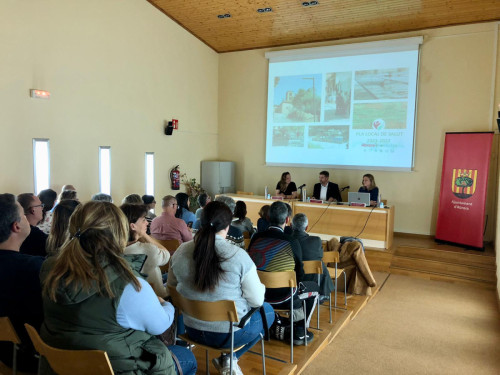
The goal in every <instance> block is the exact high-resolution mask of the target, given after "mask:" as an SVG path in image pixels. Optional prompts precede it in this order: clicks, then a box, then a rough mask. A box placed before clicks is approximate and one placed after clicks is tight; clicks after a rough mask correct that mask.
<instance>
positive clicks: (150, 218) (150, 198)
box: [142, 195, 156, 234]
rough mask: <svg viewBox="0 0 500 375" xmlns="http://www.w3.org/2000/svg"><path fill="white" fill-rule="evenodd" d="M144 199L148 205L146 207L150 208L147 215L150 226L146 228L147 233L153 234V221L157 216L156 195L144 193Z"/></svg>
mask: <svg viewBox="0 0 500 375" xmlns="http://www.w3.org/2000/svg"><path fill="white" fill-rule="evenodd" d="M142 201H143V203H144V204H145V205H146V208H147V210H148V213H147V215H146V220H147V222H148V228H147V230H146V233H147V234H151V222H152V221H153V219H154V218H155V217H156V215H155V213H154V209H155V207H156V200H155V197H154V196H152V195H143V196H142Z"/></svg>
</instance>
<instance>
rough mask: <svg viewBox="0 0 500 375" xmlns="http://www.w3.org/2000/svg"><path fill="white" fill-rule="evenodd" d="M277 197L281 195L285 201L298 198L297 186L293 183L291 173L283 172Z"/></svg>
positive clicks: (277, 188) (278, 185)
mask: <svg viewBox="0 0 500 375" xmlns="http://www.w3.org/2000/svg"><path fill="white" fill-rule="evenodd" d="M276 195H280V196H282V197H283V198H285V199H286V198H289V199H294V198H297V185H295V182H293V181H292V176H291V175H290V172H283V174H282V175H281V180H280V181H279V182H278V184H277V185H276Z"/></svg>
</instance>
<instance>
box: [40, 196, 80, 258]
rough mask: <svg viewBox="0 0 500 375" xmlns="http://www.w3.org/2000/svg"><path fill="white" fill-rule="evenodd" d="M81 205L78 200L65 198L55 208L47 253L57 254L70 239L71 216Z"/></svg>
mask: <svg viewBox="0 0 500 375" xmlns="http://www.w3.org/2000/svg"><path fill="white" fill-rule="evenodd" d="M79 205H80V202H79V201H77V200H74V199H65V200H63V201H61V202H59V204H58V205H57V206H56V208H55V209H54V213H53V219H52V226H51V228H50V234H49V237H48V238H47V254H49V255H55V254H57V253H58V252H59V249H60V248H61V246H62V245H63V244H64V243H65V242H66V240H67V239H68V227H69V218H70V217H71V215H72V214H73V212H74V211H75V209H76V207H78V206H79Z"/></svg>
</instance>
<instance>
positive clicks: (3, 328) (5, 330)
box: [0, 317, 21, 344]
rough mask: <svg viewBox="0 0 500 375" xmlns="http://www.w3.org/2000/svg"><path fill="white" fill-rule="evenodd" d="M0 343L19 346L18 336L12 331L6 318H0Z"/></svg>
mask: <svg viewBox="0 0 500 375" xmlns="http://www.w3.org/2000/svg"><path fill="white" fill-rule="evenodd" d="M0 341H10V342H13V343H14V344H20V343H21V340H19V336H18V335H17V333H16V330H15V329H14V326H13V325H12V323H11V322H10V319H9V318H8V317H3V318H0Z"/></svg>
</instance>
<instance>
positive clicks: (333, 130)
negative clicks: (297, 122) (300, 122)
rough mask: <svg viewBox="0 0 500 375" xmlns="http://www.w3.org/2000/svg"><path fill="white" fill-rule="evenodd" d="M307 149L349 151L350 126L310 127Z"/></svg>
mask: <svg viewBox="0 0 500 375" xmlns="http://www.w3.org/2000/svg"><path fill="white" fill-rule="evenodd" d="M307 148H313V149H327V148H328V149H332V148H335V149H339V150H347V149H349V125H331V126H310V127H309V137H308V139H307Z"/></svg>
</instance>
